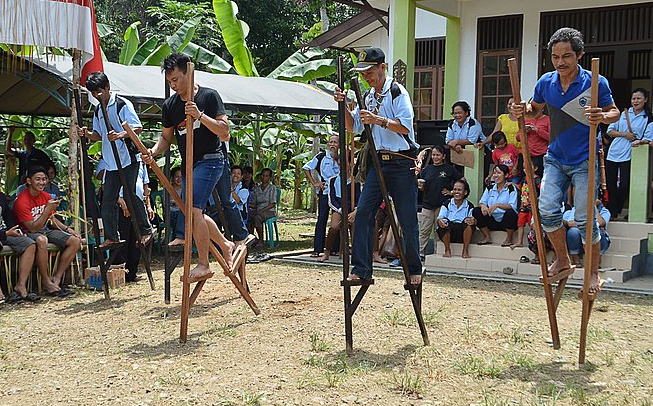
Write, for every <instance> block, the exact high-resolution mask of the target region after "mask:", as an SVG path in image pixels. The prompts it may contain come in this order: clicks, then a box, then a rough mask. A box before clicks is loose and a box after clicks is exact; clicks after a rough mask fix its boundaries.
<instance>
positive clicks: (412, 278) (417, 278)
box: [410, 275, 422, 285]
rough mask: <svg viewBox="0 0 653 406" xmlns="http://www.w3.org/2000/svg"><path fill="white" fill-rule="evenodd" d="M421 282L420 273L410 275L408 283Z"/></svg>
mask: <svg viewBox="0 0 653 406" xmlns="http://www.w3.org/2000/svg"><path fill="white" fill-rule="evenodd" d="M420 283H422V275H410V284H411V285H419V284H420Z"/></svg>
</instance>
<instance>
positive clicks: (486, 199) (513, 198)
mask: <svg viewBox="0 0 653 406" xmlns="http://www.w3.org/2000/svg"><path fill="white" fill-rule="evenodd" d="M508 188H509V186H506V185H504V186H503V189H501V191H500V192H499V191H498V190H497V185H494V186H492V189H487V188H486V189H485V191H484V192H483V196H481V200H479V202H478V204H479V205H480V204H481V203H483V204H485V205H486V206H488V207H490V206H492V205H493V204H496V203H499V204H509V205H510V207H512V209H513V210H514V211H515V212H516V211H517V197H518V195H519V192H518V191H517V188H516V187H514V186H513V187H512V192H511V191H509V190H508ZM505 212H506V211H505V210H503V209H502V208H497V209H496V210H494V211H493V212H492V217H494V219H495V220H496V221H501V220H503V214H504V213H505Z"/></svg>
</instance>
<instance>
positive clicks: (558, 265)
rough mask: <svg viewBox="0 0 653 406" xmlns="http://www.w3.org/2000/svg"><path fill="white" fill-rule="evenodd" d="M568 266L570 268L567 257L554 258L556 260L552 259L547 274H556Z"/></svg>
mask: <svg viewBox="0 0 653 406" xmlns="http://www.w3.org/2000/svg"><path fill="white" fill-rule="evenodd" d="M531 263H532V261H531ZM569 268H571V262H570V261H569V258H564V259H559V258H556V260H555V261H553V263H552V264H551V265H550V266H549V276H556V275H557V274H559V273H560V272H562V271H564V270H565V269H569Z"/></svg>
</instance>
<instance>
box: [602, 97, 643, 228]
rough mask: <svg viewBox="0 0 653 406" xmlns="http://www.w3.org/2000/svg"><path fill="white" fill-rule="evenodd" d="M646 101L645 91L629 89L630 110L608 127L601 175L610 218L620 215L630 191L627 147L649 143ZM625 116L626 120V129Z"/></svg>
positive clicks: (628, 151) (628, 148) (628, 152)
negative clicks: (606, 190) (630, 91)
mask: <svg viewBox="0 0 653 406" xmlns="http://www.w3.org/2000/svg"><path fill="white" fill-rule="evenodd" d="M648 98H649V92H648V91H646V90H644V89H642V88H637V89H635V90H633V93H632V95H631V97H630V104H631V105H632V107H630V108H629V109H628V110H627V111H625V112H623V113H621V116H620V117H619V121H617V122H616V123H612V124H610V126H609V127H608V135H609V136H610V137H612V143H610V149H609V150H608V155H607V157H606V160H605V175H606V183H607V186H608V196H610V201H609V202H608V209H609V210H610V215H611V217H612V219H616V218H617V217H618V216H619V215H620V214H621V210H622V209H623V207H624V201H625V200H626V196H628V193H629V191H630V157H631V147H633V146H637V145H639V144H640V143H644V142H647V141H653V126H650V125H648V124H649V121H650V120H651V118H650V117H651V111H650V108H649V104H648ZM626 114H628V118H629V119H630V126H629V124H628V121H627V120H626Z"/></svg>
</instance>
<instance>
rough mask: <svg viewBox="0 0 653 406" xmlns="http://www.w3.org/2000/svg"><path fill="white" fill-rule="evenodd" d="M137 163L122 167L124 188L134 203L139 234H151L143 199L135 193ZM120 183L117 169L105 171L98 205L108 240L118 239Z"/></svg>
mask: <svg viewBox="0 0 653 406" xmlns="http://www.w3.org/2000/svg"><path fill="white" fill-rule="evenodd" d="M138 168H139V163H138V162H134V163H133V164H131V165H127V166H126V167H124V168H122V171H123V173H124V174H125V182H127V185H126V187H125V190H126V191H127V193H128V194H129V197H130V199H131V201H132V204H133V205H134V210H135V211H136V221H137V222H138V228H139V229H140V233H141V235H147V234H152V226H151V225H150V221H149V220H148V217H147V213H146V212H145V203H143V199H141V198H140V197H138V195H136V178H137V177H138ZM121 187H122V185H121V184H120V176H119V175H118V170H115V171H105V175H104V190H103V191H102V206H101V207H100V211H101V215H102V224H103V225H104V237H105V238H106V239H109V240H113V241H118V240H119V238H118V222H119V217H118V210H119V208H118V204H117V203H118V196H119V195H118V192H119V191H120V188H121Z"/></svg>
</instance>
